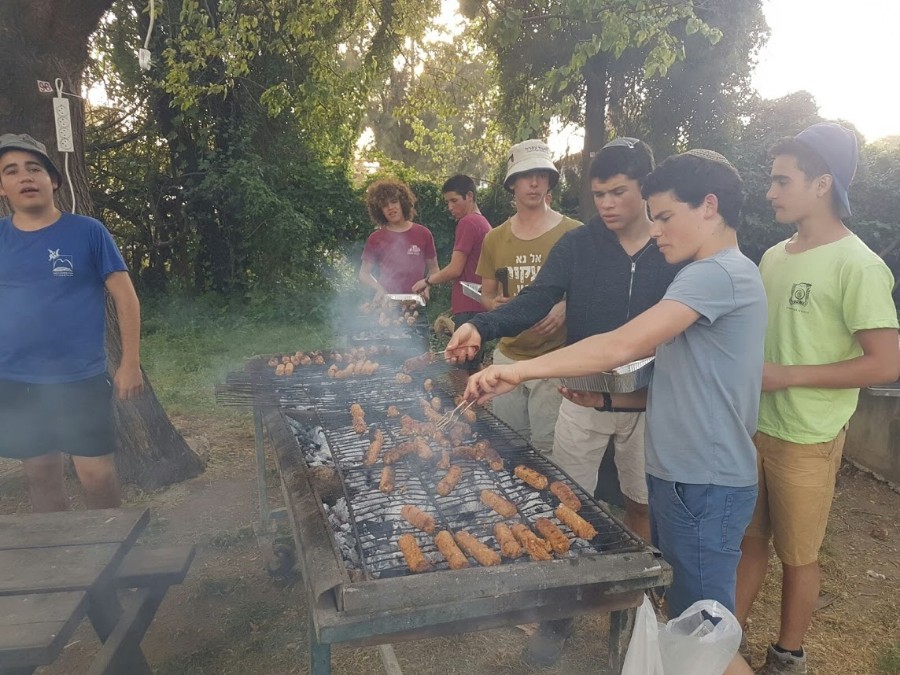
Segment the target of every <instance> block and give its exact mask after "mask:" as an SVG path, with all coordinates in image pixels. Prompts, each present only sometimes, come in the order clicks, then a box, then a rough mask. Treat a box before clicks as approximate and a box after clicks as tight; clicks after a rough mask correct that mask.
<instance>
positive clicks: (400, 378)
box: [394, 373, 412, 384]
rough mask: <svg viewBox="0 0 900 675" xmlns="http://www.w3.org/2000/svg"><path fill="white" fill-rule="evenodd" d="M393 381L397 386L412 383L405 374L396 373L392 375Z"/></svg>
mask: <svg viewBox="0 0 900 675" xmlns="http://www.w3.org/2000/svg"><path fill="white" fill-rule="evenodd" d="M394 380H395V381H396V382H397V384H409V383H411V382H412V378H411V377H410V376H409V375H407V374H406V373H397V374H396V375H394Z"/></svg>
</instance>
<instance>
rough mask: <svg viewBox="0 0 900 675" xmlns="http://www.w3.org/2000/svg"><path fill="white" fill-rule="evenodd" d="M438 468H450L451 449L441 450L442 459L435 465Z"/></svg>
mask: <svg viewBox="0 0 900 675" xmlns="http://www.w3.org/2000/svg"><path fill="white" fill-rule="evenodd" d="M435 466H436V467H437V468H438V469H443V470H445V471H446V470H447V469H449V468H450V451H449V450H441V459H440V460H439V461H438V463H437V464H436V465H435Z"/></svg>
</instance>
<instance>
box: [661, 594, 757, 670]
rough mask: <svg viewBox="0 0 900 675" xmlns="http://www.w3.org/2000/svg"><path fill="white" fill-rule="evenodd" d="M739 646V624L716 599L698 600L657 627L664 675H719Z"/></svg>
mask: <svg viewBox="0 0 900 675" xmlns="http://www.w3.org/2000/svg"><path fill="white" fill-rule="evenodd" d="M710 619H712V620H710ZM740 644H741V624H740V623H739V622H738V620H737V618H736V617H735V616H734V614H732V613H731V612H729V611H728V609H727V608H726V607H724V606H722V605H720V604H719V603H718V602H716V601H715V600H699V601H697V602H695V603H694V604H693V605H691V606H690V607H688V608H687V609H686V610H684V612H682V613H681V616H678V617H676V618H674V619H672V620H671V621H669V622H668V623H667V624H660V626H659V651H660V654H661V656H662V662H663V664H664V667H665V675H722V672H723V671H724V670H725V668H727V667H728V664H729V663H730V662H731V660H732V659H733V658H734V655H735V654H736V653H737V650H738V647H739V646H740Z"/></svg>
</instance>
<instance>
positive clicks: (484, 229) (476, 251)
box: [450, 213, 491, 314]
mask: <svg viewBox="0 0 900 675" xmlns="http://www.w3.org/2000/svg"><path fill="white" fill-rule="evenodd" d="M490 231H491V224H490V223H489V222H488V221H487V218H485V217H484V216H483V215H481V214H480V213H470V214H469V215H467V216H463V217H462V218H460V219H459V222H458V223H457V224H456V239H455V241H454V242H453V250H454V251H460V252H461V253H465V254H466V266H465V267H463V271H462V274H460V275H459V278H458V279H457V280H456V281H455V282H453V290H452V291H451V292H450V311H452V312H453V313H454V314H461V313H462V312H483V311H484V305H482V304H481V303H480V302H478V301H477V300H473V299H472V298H469V297H467V296H465V295H464V294H463V290H462V286H460V285H459V282H460V281H469V282H471V283H473V284H480V283H481V277H480V276H478V275H477V274H475V270H476V269H477V268H478V258H480V257H481V244H482V242H483V241H484V235H486V234H487V233H488V232H490Z"/></svg>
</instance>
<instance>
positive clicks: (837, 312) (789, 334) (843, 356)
mask: <svg viewBox="0 0 900 675" xmlns="http://www.w3.org/2000/svg"><path fill="white" fill-rule="evenodd" d="M788 241H790V240H788ZM785 244H787V241H783V242H781V243H779V244H776V245H775V246H773V247H772V248H770V249H769V250H768V251H766V253H765V255H763V258H762V260H761V261H760V263H759V271H760V273H761V274H762V279H763V285H764V286H765V288H766V298H767V299H768V303H769V327H768V330H767V332H766V347H765V359H766V361H768V362H772V363H780V364H783V365H789V366H793V365H821V364H827V363H837V362H840V361H847V360H849V359H853V358H856V357H858V356H861V355H862V353H863V351H862V348H861V347H860V345H859V342H858V340H857V339H856V338H855V337H854V333H856V332H857V331H860V330H868V329H873V328H897V310H896V309H895V308H894V301H893V299H892V298H891V289H892V288H893V286H894V278H893V275H892V274H891V270H890V269H889V268H888V266H887V265H886V264H885V263H884V261H883V260H882V259H881V258H879V257H878V256H877V255H876V254H875V253H874V252H873V251H872V250H871V249H870V248H869V247H868V246H866V245H865V244H864V243H863V242H862V241H861V240H860V239H859V237H857V236H856V235H850V236H847V237H844V238H843V239H839V240H838V241H835V242H832V243H830V244H825V245H824V246H818V247H816V248H813V249H810V250H808V251H804V252H802V253H788V252H787V251H786V250H785ZM858 397H859V389H824V388H823V389H816V388H812V387H790V388H788V389H782V390H779V391H773V392H766V393H763V395H762V399H761V400H760V408H759V430H760V431H762V432H763V433H766V434H768V435H770V436H775V437H776V438H781V439H784V440H787V441H791V442H793V443H803V444H811V443H822V442H825V441H829V440H831V439H832V438H834V437H835V436H837V435H838V433H839V432H840V430H841V428H842V427H843V426H844V425H845V424H846V423H847V421H848V420H849V419H850V417H851V416H852V415H853V411H854V410H856V403H857V399H858Z"/></svg>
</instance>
